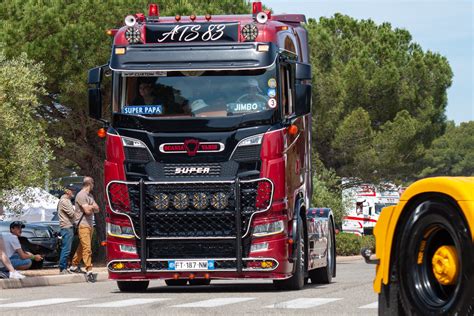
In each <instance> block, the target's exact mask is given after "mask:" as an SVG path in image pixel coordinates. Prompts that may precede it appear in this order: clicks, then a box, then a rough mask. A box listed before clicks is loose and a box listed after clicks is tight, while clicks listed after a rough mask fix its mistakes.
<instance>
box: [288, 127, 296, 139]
mask: <svg viewBox="0 0 474 316" xmlns="http://www.w3.org/2000/svg"><path fill="white" fill-rule="evenodd" d="M288 134H290V135H291V136H295V135H296V134H298V126H296V125H294V124H291V125H290V127H288Z"/></svg>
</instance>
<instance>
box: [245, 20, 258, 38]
mask: <svg viewBox="0 0 474 316" xmlns="http://www.w3.org/2000/svg"><path fill="white" fill-rule="evenodd" d="M241 33H242V36H243V37H244V38H245V40H246V41H254V40H255V39H256V38H257V36H258V28H257V26H256V25H255V24H254V23H251V24H246V25H244V27H243V28H242V30H241Z"/></svg>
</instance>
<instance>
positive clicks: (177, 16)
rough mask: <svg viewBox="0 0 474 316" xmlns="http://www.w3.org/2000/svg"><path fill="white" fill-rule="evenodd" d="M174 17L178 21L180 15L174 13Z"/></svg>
mask: <svg viewBox="0 0 474 316" xmlns="http://www.w3.org/2000/svg"><path fill="white" fill-rule="evenodd" d="M174 19H175V20H176V22H179V21H180V20H181V15H179V14H176V15H175V16H174Z"/></svg>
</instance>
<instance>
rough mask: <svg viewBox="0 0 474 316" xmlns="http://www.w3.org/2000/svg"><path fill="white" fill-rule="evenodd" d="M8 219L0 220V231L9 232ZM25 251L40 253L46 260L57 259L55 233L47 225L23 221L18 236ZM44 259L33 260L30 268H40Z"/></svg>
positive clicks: (57, 248) (52, 260) (57, 245)
mask: <svg viewBox="0 0 474 316" xmlns="http://www.w3.org/2000/svg"><path fill="white" fill-rule="evenodd" d="M10 223H11V222H10V221H5V222H0V233H5V232H10ZM19 239H20V243H21V247H22V248H23V250H25V251H29V252H31V253H34V254H40V255H41V256H42V257H43V258H44V259H45V260H46V261H51V262H57V261H58V260H59V253H60V251H59V242H58V237H57V234H56V233H55V232H54V230H53V229H52V228H51V227H49V226H48V225H38V224H31V223H25V228H23V230H22V233H21V236H20V237H19ZM43 262H44V261H38V262H37V261H33V265H32V269H41V268H42V267H43Z"/></svg>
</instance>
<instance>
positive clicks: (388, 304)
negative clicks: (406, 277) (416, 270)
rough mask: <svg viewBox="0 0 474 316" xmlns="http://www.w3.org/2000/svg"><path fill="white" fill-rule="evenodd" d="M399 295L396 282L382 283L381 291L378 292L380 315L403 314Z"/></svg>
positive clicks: (392, 315)
mask: <svg viewBox="0 0 474 316" xmlns="http://www.w3.org/2000/svg"><path fill="white" fill-rule="evenodd" d="M399 295H400V292H399V290H398V283H396V282H392V283H390V284H388V285H384V284H382V291H381V292H380V294H379V306H378V311H379V313H378V314H379V315H380V316H404V315H405V313H404V312H403V309H402V307H401V305H400V300H399V299H398V297H399Z"/></svg>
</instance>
